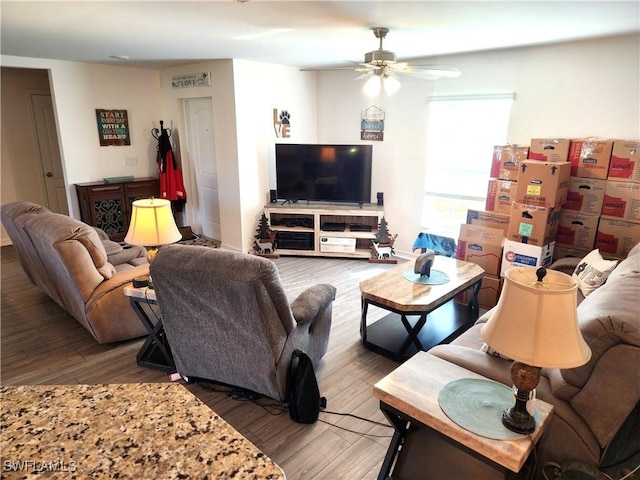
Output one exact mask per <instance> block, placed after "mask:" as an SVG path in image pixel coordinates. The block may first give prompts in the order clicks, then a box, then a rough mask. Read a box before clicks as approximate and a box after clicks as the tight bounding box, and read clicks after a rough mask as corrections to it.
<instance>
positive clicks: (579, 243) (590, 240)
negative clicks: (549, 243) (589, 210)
mask: <svg viewBox="0 0 640 480" xmlns="http://www.w3.org/2000/svg"><path fill="white" fill-rule="evenodd" d="M599 221H600V217H599V216H598V215H587V214H585V213H577V212H572V211H569V210H561V211H560V222H559V224H558V232H557V233H556V248H558V246H560V245H564V246H568V247H573V248H578V249H581V250H589V251H591V250H593V244H594V243H595V241H596V233H597V232H598V222H599Z"/></svg>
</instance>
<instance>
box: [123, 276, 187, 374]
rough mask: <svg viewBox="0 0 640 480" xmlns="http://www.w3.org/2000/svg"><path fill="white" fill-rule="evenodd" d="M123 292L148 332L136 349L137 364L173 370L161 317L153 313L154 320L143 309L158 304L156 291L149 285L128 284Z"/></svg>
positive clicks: (174, 366) (170, 371)
mask: <svg viewBox="0 0 640 480" xmlns="http://www.w3.org/2000/svg"><path fill="white" fill-rule="evenodd" d="M124 294H125V295H126V296H127V297H129V302H130V303H131V308H133V310H134V311H135V312H136V315H137V316H138V318H139V319H140V321H141V322H142V324H143V325H144V327H145V328H146V329H147V332H149V335H148V336H147V339H146V340H145V341H144V343H143V344H142V347H141V348H140V351H138V355H137V362H138V365H140V366H141V367H148V368H155V369H157V370H162V371H163V372H167V373H173V372H175V371H176V364H175V362H174V361H173V355H172V353H171V347H170V346H169V342H168V341H167V337H166V335H165V333H164V326H163V324H162V318H161V317H160V316H159V315H158V316H156V315H154V318H155V321H154V319H153V318H151V317H150V316H149V314H148V313H147V310H145V305H147V307H146V308H147V309H150V308H151V306H152V305H157V304H158V301H157V300H156V291H155V290H154V289H152V288H149V287H143V288H136V287H134V286H132V285H130V286H128V287H124ZM149 311H151V310H149Z"/></svg>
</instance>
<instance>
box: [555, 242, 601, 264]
mask: <svg viewBox="0 0 640 480" xmlns="http://www.w3.org/2000/svg"><path fill="white" fill-rule="evenodd" d="M592 250H593V248H591V249H589V250H581V249H579V248H573V247H568V246H566V245H558V244H556V246H555V247H554V248H553V261H554V262H555V261H556V260H560V259H561V258H584V257H586V256H587V254H588V253H589V252H591V251H592Z"/></svg>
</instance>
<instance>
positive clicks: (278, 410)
mask: <svg viewBox="0 0 640 480" xmlns="http://www.w3.org/2000/svg"><path fill="white" fill-rule="evenodd" d="M198 385H199V386H200V387H202V389H203V390H205V391H207V392H215V393H224V394H225V395H226V396H227V397H228V398H229V399H231V400H237V401H240V402H251V403H253V404H254V405H257V406H259V407H261V408H262V409H263V410H264V411H265V412H267V413H268V414H269V415H273V416H278V415H282V414H284V413H286V412H288V411H289V405H288V404H287V402H275V403H274V402H265V401H262V400H259V399H260V395H259V394H257V393H255V392H251V391H249V390H243V389H238V388H221V387H216V386H214V385H212V384H210V383H208V382H202V381H200V382H198ZM320 413H326V414H330V415H341V416H345V417H353V418H356V419H358V420H363V421H365V422H369V423H372V424H374V425H378V426H381V427H387V428H393V427H391V426H390V425H387V424H385V423H381V422H377V421H375V420H370V419H368V418H364V417H360V416H358V415H354V414H352V413H341V412H332V411H329V410H320ZM318 421H319V422H322V423H324V424H327V425H330V426H332V427H335V428H339V429H341V430H345V431H347V432H350V433H355V434H357V435H362V436H365V437H373V438H391V437H392V436H393V435H376V434H373V433H364V432H359V431H357V430H351V429H349V428H345V427H341V426H340V425H336V424H335V423H331V422H327V421H326V420H323V419H321V418H318Z"/></svg>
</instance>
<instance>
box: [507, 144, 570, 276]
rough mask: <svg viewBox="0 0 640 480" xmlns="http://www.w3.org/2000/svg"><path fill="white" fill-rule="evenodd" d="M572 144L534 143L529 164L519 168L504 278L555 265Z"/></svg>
mask: <svg viewBox="0 0 640 480" xmlns="http://www.w3.org/2000/svg"><path fill="white" fill-rule="evenodd" d="M570 144H571V141H570V140H569V139H564V138H550V139H546V138H534V139H532V140H531V146H530V147H529V154H528V156H527V160H523V161H522V162H521V164H520V171H519V173H518V179H517V181H518V186H517V189H516V196H515V200H514V201H513V202H512V204H511V214H510V216H509V229H508V231H507V236H506V239H505V242H504V251H503V256H502V266H501V271H500V273H501V275H502V274H504V272H505V271H507V270H508V269H509V268H513V267H517V266H532V267H537V266H547V265H549V264H550V263H551V262H552V258H553V250H554V246H555V240H556V233H557V231H558V225H559V221H560V210H561V207H562V205H563V204H564V203H565V202H566V201H567V197H568V192H569V177H570V174H571V164H570V163H569V162H568V161H567V159H568V157H569V147H570Z"/></svg>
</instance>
